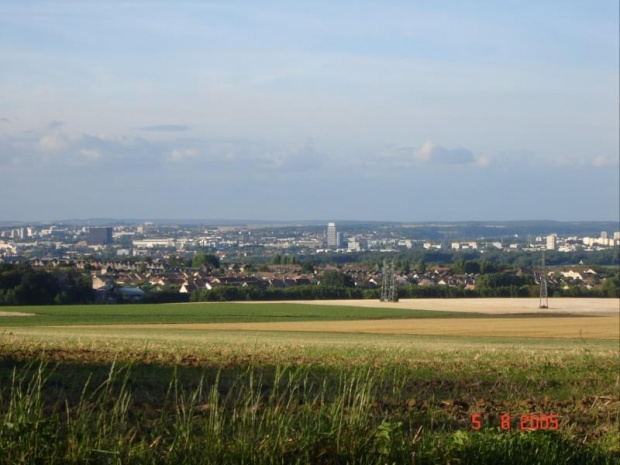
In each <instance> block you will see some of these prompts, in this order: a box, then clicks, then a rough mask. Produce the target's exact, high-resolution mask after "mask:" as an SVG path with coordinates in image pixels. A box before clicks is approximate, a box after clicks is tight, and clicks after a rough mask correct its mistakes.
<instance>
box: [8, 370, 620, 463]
mask: <svg viewBox="0 0 620 465" xmlns="http://www.w3.org/2000/svg"><path fill="white" fill-rule="evenodd" d="M11 365H12V368H11ZM0 373H1V374H2V375H3V376H2V377H1V378H0V424H1V425H3V427H2V428H1V429H0V450H2V451H3V453H2V456H1V457H0V463H37V462H45V463H87V462H88V463H287V464H288V463H505V462H506V461H507V462H509V463H523V464H526V463H540V464H547V463H549V464H551V463H567V464H571V463H572V464H581V463H620V455H619V454H618V451H617V449H614V448H613V444H612V443H611V440H610V438H612V436H611V435H610V432H611V433H614V432H615V430H616V429H617V425H618V417H617V415H618V414H617V410H616V412H615V414H614V413H613V411H612V410H611V409H610V410H609V411H606V415H607V416H606V417H605V416H603V417H600V416H596V415H595V416H593V419H592V421H593V422H594V423H593V424H592V425H590V427H589V432H590V434H592V433H595V438H590V439H589V440H585V441H584V439H583V437H582V436H581V435H582V433H581V432H580V431H578V430H577V429H576V428H575V427H574V426H573V425H574V424H572V423H571V422H573V421H575V415H577V414H578V413H579V412H577V411H575V412H560V416H561V418H562V423H561V428H560V430H559V431H557V432H551V431H539V432H519V431H515V430H513V431H508V432H504V431H499V428H497V427H496V425H497V424H498V418H497V416H498V414H496V413H495V412H494V411H493V409H489V408H487V407H488V405H487V404H489V403H492V400H491V399H487V400H486V401H481V402H479V403H478V405H471V404H469V403H467V402H466V401H464V400H462V399H452V400H439V399H437V398H435V397H434V396H432V397H429V398H424V397H425V394H424V393H423V392H422V390H416V391H414V392H410V391H409V389H408V388H409V387H411V386H410V382H411V378H410V377H411V374H412V373H411V372H410V371H408V370H406V369H405V370H403V367H402V366H398V365H385V366H383V367H380V368H377V367H375V366H372V365H362V366H357V367H340V368H332V369H325V368H321V369H318V368H312V367H309V366H307V365H301V366H299V365H298V366H290V365H276V366H264V365H250V366H247V367H244V368H242V367H218V368H212V369H195V368H194V369H191V368H182V367H159V368H155V369H154V368H153V367H152V366H151V367H147V366H134V367H121V368H119V367H118V365H117V364H115V363H112V364H110V365H99V366H97V365H81V366H76V365H71V364H60V365H57V366H55V367H51V366H47V365H45V364H38V363H34V364H33V363H25V364H24V363H20V362H17V361H14V360H5V361H4V362H2V363H1V364H0ZM413 395H415V397H414V396H413ZM517 406H518V404H507V405H505V406H504V407H507V408H517ZM558 407H559V406H558V405H547V406H542V405H530V406H529V407H528V409H529V410H528V411H532V410H531V409H540V410H537V411H539V412H540V413H543V412H544V411H545V410H544V409H545V408H556V409H557V408H558ZM616 407H617V403H616ZM472 408H473V409H474V410H477V411H478V412H479V413H481V414H482V415H483V417H484V419H485V421H486V422H487V423H488V425H489V426H488V427H486V428H484V429H483V430H481V431H472V430H471V425H470V424H469V418H470V410H472ZM612 408H613V406H612ZM513 411H514V412H515V414H516V413H517V411H516V410H513ZM599 411H601V409H600V408H599Z"/></svg>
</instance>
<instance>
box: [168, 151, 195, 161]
mask: <svg viewBox="0 0 620 465" xmlns="http://www.w3.org/2000/svg"><path fill="white" fill-rule="evenodd" d="M197 155H198V150H196V149H191V148H190V149H174V150H173V151H172V152H171V153H170V156H169V157H168V161H172V162H179V161H182V160H185V159H186V158H192V157H196V156H197Z"/></svg>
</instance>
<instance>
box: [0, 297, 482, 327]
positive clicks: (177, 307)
mask: <svg viewBox="0 0 620 465" xmlns="http://www.w3.org/2000/svg"><path fill="white" fill-rule="evenodd" d="M1 313H22V314H34V315H35V316H33V317H26V316H21V317H19V316H8V317H4V318H3V317H0V327H8V326H58V325H110V324H160V323H162V324H163V323H168V324H173V323H219V322H261V321H262V322H275V321H330V320H332V321H333V320H367V319H387V318H389V319H393V318H402V319H410V318H477V317H478V318H480V317H483V316H484V315H482V314H478V313H470V314H462V313H456V312H440V311H429V310H410V309H393V308H392V309H389V308H388V309H386V308H362V307H338V306H315V305H307V304H306V305H304V304H290V303H282V304H280V303H278V304H252V303H200V304H151V305H147V304H145V305H74V306H46V307H0V314H1Z"/></svg>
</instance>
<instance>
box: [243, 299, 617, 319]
mask: <svg viewBox="0 0 620 465" xmlns="http://www.w3.org/2000/svg"><path fill="white" fill-rule="evenodd" d="M252 303H253V304H255V303H259V302H252ZM266 303H267V302H266ZM290 303H292V302H290ZM297 303H303V304H309V305H337V306H343V307H374V308H390V309H398V308H401V309H416V310H438V311H450V312H479V313H490V314H504V313H540V312H544V313H575V314H587V315H597V314H601V315H603V314H610V313H611V314H616V315H617V314H619V313H620V299H594V298H570V297H564V298H557V299H549V308H547V309H544V310H541V309H540V308H539V306H538V305H539V299H522V298H484V299H483V298H478V299H401V300H400V301H399V302H395V303H394V302H378V301H376V300H307V301H306V300H304V301H297Z"/></svg>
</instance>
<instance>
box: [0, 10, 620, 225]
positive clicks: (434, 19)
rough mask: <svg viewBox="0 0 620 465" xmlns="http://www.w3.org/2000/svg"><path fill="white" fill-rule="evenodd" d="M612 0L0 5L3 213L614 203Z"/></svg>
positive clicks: (379, 210) (189, 213) (409, 209)
mask: <svg viewBox="0 0 620 465" xmlns="http://www.w3.org/2000/svg"><path fill="white" fill-rule="evenodd" d="M618 9H619V3H618V1H617V0H609V1H607V0H597V1H595V2H592V1H583V2H576V1H536V2H534V1H531V2H529V1H528V2H523V1H518V2H516V1H515V2H511V1H502V2H497V1H477V2H458V1H449V2H448V1H428V2H404V1H403V2H397V1H391V2H390V1H387V2H240V1H237V2H235V1H227V2H224V1H222V2H208V1H205V2H183V1H179V2H163V1H162V2H155V1H140V0H138V1H131V2H123V1H117V2H103V1H92V2H89V1H80V2H77V1H74V2H70V1H38V2H35V1H12V0H5V1H3V2H2V3H1V4H0V179H1V181H0V199H1V200H0V218H2V219H5V220H9V219H15V220H49V219H59V218H76V217H79V218H90V217H117V218H127V217H131V218H147V217H148V218H153V217H156V218H230V219H240V218H246V219H273V220H287V219H297V220H303V219H335V220H342V219H358V220H403V221H417V220H419V221H423V220H446V221H453V220H516V219H556V220H618V218H619V215H620V212H619V211H620V206H619V197H620V192H619V189H620V180H619V166H618V165H619V158H620V150H619V129H618V127H619V107H620V98H619V90H618V88H619V79H620V78H619V62H618V57H619V53H620V51H619V31H618V22H619V11H618Z"/></svg>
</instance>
